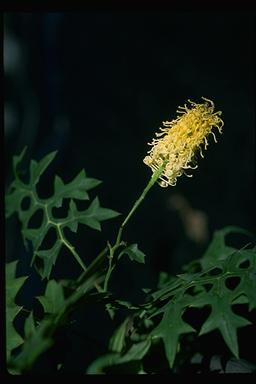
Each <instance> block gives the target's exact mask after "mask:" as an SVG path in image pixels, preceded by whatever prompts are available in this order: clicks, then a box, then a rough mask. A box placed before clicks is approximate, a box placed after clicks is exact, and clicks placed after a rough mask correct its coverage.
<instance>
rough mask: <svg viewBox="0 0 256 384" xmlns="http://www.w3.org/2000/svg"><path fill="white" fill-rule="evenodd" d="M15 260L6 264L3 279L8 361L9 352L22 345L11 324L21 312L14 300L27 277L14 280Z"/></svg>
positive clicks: (21, 340) (20, 338) (8, 357)
mask: <svg viewBox="0 0 256 384" xmlns="http://www.w3.org/2000/svg"><path fill="white" fill-rule="evenodd" d="M17 262H18V261H17V260H15V261H13V262H11V263H8V264H6V266H5V279H6V294H5V295H6V296H5V297H6V353H7V360H9V359H10V356H11V352H12V350H13V349H15V348H17V347H18V346H20V345H21V344H22V343H23V339H22V337H21V336H20V334H19V333H18V332H17V331H16V329H15V328H14V325H13V322H14V319H15V317H16V316H17V315H18V313H19V312H20V311H21V309H22V307H20V306H19V305H17V304H16V303H15V298H16V295H17V293H18V292H19V290H20V289H21V287H22V286H23V284H24V282H25V281H26V279H27V276H22V277H18V278H16V268H17Z"/></svg>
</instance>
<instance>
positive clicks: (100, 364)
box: [86, 339, 151, 374]
mask: <svg viewBox="0 0 256 384" xmlns="http://www.w3.org/2000/svg"><path fill="white" fill-rule="evenodd" d="M150 346H151V341H150V339H147V340H144V341H141V342H139V343H136V344H134V345H133V346H132V347H131V348H130V349H129V350H128V351H127V352H126V353H125V354H124V355H121V354H119V353H109V354H107V355H105V356H101V357H99V358H98V359H96V360H95V361H94V362H93V363H92V364H91V365H90V366H89V367H88V369H87V372H86V373H87V374H103V373H105V372H104V370H105V369H106V368H109V367H111V366H118V365H120V364H125V363H131V362H136V361H138V362H139V361H140V360H141V359H142V358H143V357H144V356H145V355H146V354H147V352H148V350H149V348H150ZM133 369H135V372H131V368H130V370H129V372H130V373H145V372H144V371H143V368H142V365H141V364H136V365H135V367H134V366H133Z"/></svg>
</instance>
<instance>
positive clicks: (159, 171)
mask: <svg viewBox="0 0 256 384" xmlns="http://www.w3.org/2000/svg"><path fill="white" fill-rule="evenodd" d="M166 164H167V161H164V162H163V164H162V166H161V167H159V168H158V169H157V170H156V171H155V172H154V173H153V175H152V177H151V179H150V180H149V182H148V184H147V185H146V188H145V189H144V190H143V192H142V194H141V195H140V197H139V198H138V199H137V200H136V201H135V203H134V205H133V206H132V209H131V210H130V212H129V213H128V215H127V216H126V218H125V219H124V221H123V222H122V224H121V226H120V228H119V230H118V233H117V237H116V241H115V244H114V245H113V247H111V246H110V244H109V265H108V270H107V274H106V277H105V281H104V291H105V292H106V291H107V289H108V282H109V278H110V275H111V273H112V271H113V269H114V266H113V265H112V264H113V258H114V254H115V251H116V249H117V248H119V247H120V245H122V241H121V238H122V232H123V229H124V227H125V225H126V224H127V223H128V221H129V220H130V218H131V217H132V215H133V214H134V212H135V211H136V210H137V208H138V207H139V205H140V204H141V203H142V201H143V200H144V199H145V197H146V195H147V193H148V191H149V190H150V189H151V188H152V187H153V185H154V184H155V182H156V181H157V180H158V178H159V176H160V175H161V174H162V172H163V170H164V169H165V166H166Z"/></svg>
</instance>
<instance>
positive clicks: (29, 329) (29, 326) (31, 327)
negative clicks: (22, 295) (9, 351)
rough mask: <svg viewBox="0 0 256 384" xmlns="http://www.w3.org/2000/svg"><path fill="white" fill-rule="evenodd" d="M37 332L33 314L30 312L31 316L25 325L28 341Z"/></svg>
mask: <svg viewBox="0 0 256 384" xmlns="http://www.w3.org/2000/svg"><path fill="white" fill-rule="evenodd" d="M35 331H36V327H35V321H34V317H33V312H30V314H29V316H28V317H27V318H26V320H25V325H24V333H25V338H26V339H28V338H29V337H30V336H31V335H33V334H34V333H35Z"/></svg>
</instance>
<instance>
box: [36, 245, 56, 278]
mask: <svg viewBox="0 0 256 384" xmlns="http://www.w3.org/2000/svg"><path fill="white" fill-rule="evenodd" d="M61 247H62V243H61V241H59V240H57V241H56V242H55V244H54V246H53V247H52V248H50V249H44V250H42V251H37V252H36V255H37V256H38V257H39V258H41V259H43V261H44V263H43V269H42V271H41V277H42V279H44V278H46V279H47V280H48V279H49V277H50V274H51V270H52V266H53V265H54V264H55V262H56V259H57V257H58V254H59V252H60V249H61Z"/></svg>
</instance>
